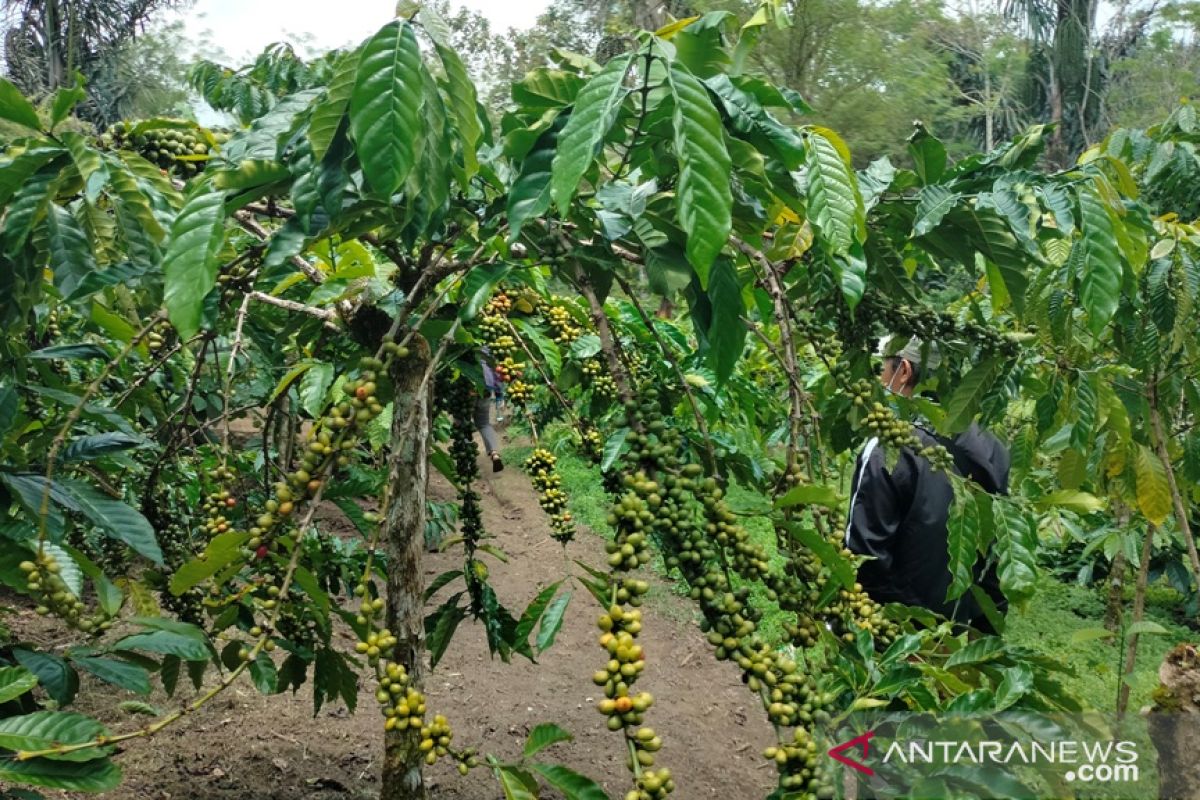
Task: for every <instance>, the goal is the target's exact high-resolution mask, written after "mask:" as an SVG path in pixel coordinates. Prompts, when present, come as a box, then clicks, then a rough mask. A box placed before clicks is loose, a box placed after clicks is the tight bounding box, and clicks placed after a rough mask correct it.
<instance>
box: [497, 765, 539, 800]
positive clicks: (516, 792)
mask: <svg viewBox="0 0 1200 800" xmlns="http://www.w3.org/2000/svg"><path fill="white" fill-rule="evenodd" d="M496 777H498V778H499V779H500V788H501V789H503V790H504V800H538V785H537V781H536V780H534V779H533V776H531V775H530V774H529V773H528V772H525V771H524V770H522V769H520V768H519V767H510V766H501V767H497V768H496Z"/></svg>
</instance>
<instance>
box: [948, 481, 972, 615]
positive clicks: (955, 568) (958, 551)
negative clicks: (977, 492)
mask: <svg viewBox="0 0 1200 800" xmlns="http://www.w3.org/2000/svg"><path fill="white" fill-rule="evenodd" d="M978 542H979V513H978V509H977V508H976V506H975V501H974V498H973V497H971V496H969V495H968V496H966V497H956V498H955V500H954V504H953V505H951V506H950V518H949V520H948V521H947V522H946V546H947V548H948V549H949V552H950V563H949V565H948V567H949V569H950V575H951V581H950V586H949V587H948V588H947V589H946V600H948V601H949V600H953V599H955V598H956V597H959V596H961V595H962V593H963V592H965V591H966V590H967V588H968V587H970V585H971V582H972V580H973V579H974V575H973V573H972V569H971V568H972V567H973V566H975V559H976V556H977V555H978V552H979V546H978Z"/></svg>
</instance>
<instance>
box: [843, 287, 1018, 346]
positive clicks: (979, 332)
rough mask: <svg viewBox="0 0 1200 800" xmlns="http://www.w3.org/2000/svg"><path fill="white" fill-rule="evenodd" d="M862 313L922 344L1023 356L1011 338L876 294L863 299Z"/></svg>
mask: <svg viewBox="0 0 1200 800" xmlns="http://www.w3.org/2000/svg"><path fill="white" fill-rule="evenodd" d="M860 310H862V311H864V312H865V313H866V315H867V316H869V317H870V318H871V319H873V320H875V321H876V322H879V323H881V324H882V326H883V327H884V328H885V329H886V330H888V331H891V332H893V333H895V334H898V335H906V336H915V337H917V338H919V339H920V340H921V341H923V342H937V341H942V342H945V341H955V342H964V343H966V344H967V345H970V346H974V347H976V348H978V349H979V350H980V351H982V352H985V353H998V354H1000V355H1003V356H1007V357H1009V358H1013V357H1015V356H1016V355H1017V354H1018V353H1019V352H1020V343H1019V342H1017V340H1016V339H1014V338H1012V337H1011V336H1007V335H1005V334H1003V333H1001V332H1000V331H997V330H993V329H991V328H989V327H987V326H986V325H980V324H978V323H975V322H960V321H959V320H957V319H955V317H954V316H953V315H952V314H949V313H946V312H944V311H938V310H937V309H933V308H926V307H923V306H918V307H913V306H908V305H895V304H894V303H892V302H891V301H890V300H889V299H888V298H884V297H879V296H877V295H876V294H875V293H874V292H870V293H868V294H867V295H866V296H864V297H863V299H862V304H861V306H860Z"/></svg>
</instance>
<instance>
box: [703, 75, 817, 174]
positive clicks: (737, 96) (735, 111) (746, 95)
mask: <svg viewBox="0 0 1200 800" xmlns="http://www.w3.org/2000/svg"><path fill="white" fill-rule="evenodd" d="M704 85H705V86H707V87H708V88H709V90H711V91H712V92H713V93H714V94H716V95H717V97H718V98H720V100H721V104H722V106H723V107H724V108H725V113H726V114H727V115H728V116H729V121H730V124H731V125H732V127H733V129H734V130H736V131H737V132H738V133H743V134H753V135H758V136H761V137H762V138H764V139H765V140H766V141H767V142H769V143H770V144H771V145H773V146H774V148H775V150H776V151H777V152H778V153H779V156H780V158H781V159H782V160H783V165H784V167H785V168H786V169H788V170H789V171H790V170H795V169H799V167H800V165H801V164H803V163H804V140H803V139H802V138H801V137H800V135H799V134H797V133H796V132H795V131H794V130H793V129H791V128H789V127H787V126H786V125H784V124H783V123H781V122H780V121H779V120H777V119H775V118H774V117H773V116H771V114H770V113H769V112H767V110H766V109H765V108H763V106H762V104H761V102H760V99H759V98H758V97H756V96H755V95H754V94H752V93H751V92H749V91H746V90H744V89H743V88H742V87H741V86H738V85H735V84H734V83H733V81H731V80H730V79H729V76H728V75H725V74H724V73H721V74H717V75H713V76H712V77H711V78H706V79H705V80H704Z"/></svg>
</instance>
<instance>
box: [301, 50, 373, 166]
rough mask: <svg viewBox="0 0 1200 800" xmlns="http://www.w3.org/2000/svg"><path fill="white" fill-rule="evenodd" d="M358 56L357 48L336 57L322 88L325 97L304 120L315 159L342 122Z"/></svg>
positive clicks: (323, 150)
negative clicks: (326, 82) (307, 119)
mask: <svg viewBox="0 0 1200 800" xmlns="http://www.w3.org/2000/svg"><path fill="white" fill-rule="evenodd" d="M360 55H361V54H360V51H358V50H351V51H350V52H347V53H343V54H342V55H341V56H339V57H338V61H337V64H336V65H335V66H334V68H333V77H332V78H330V80H329V86H327V87H326V89H325V96H324V97H322V98H321V99H320V100H319V101H318V102H317V103H316V104H315V105H314V106H313V110H312V117H311V118H310V119H309V122H308V143H309V145H310V146H311V147H312V153H313V159H314V160H315V161H320V160H321V159H323V158H324V157H325V153H326V151H328V150H329V145H330V144H331V143H332V142H333V137H334V136H335V135H336V134H337V130H338V127H339V126H340V125H341V124H342V117H343V116H345V114H346V107H347V106H348V105H349V104H350V96H351V95H352V94H353V93H354V83H355V76H356V75H357V73H358V61H359V57H360Z"/></svg>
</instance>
